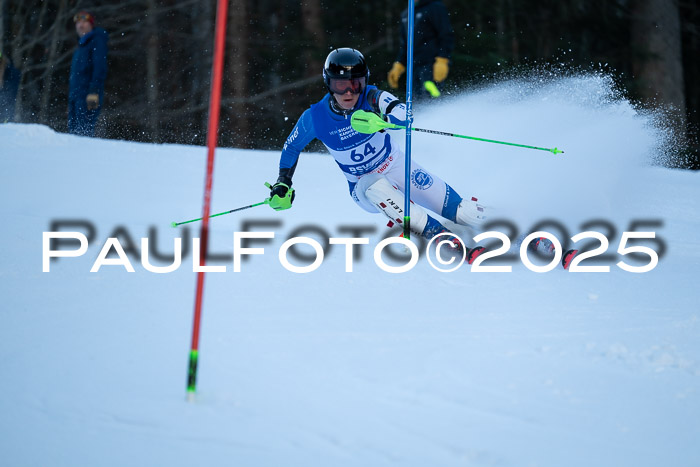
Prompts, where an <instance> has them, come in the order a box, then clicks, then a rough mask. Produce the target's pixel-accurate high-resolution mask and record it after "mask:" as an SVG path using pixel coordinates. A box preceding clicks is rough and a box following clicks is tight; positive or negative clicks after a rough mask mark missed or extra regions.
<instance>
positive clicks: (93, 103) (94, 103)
mask: <svg viewBox="0 0 700 467" xmlns="http://www.w3.org/2000/svg"><path fill="white" fill-rule="evenodd" d="M85 102H87V108H88V110H95V109H96V108H98V107H99V106H100V96H99V94H88V95H87V97H86V98H85Z"/></svg>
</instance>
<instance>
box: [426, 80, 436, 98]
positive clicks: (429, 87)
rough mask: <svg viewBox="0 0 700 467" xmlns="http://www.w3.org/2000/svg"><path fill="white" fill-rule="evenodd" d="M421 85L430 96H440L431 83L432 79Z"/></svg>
mask: <svg viewBox="0 0 700 467" xmlns="http://www.w3.org/2000/svg"><path fill="white" fill-rule="evenodd" d="M423 87H424V88H425V90H426V91H428V93H429V94H430V97H440V91H439V90H438V88H437V86H436V85H435V83H433V82H432V81H426V82H425V83H423Z"/></svg>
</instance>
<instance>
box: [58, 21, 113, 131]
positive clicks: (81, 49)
mask: <svg viewBox="0 0 700 467" xmlns="http://www.w3.org/2000/svg"><path fill="white" fill-rule="evenodd" d="M73 22H74V23H75V31H76V32H77V33H78V37H79V40H78V48H77V49H76V50H75V52H74V53H73V62H72V63H71V68H70V84H69V94H68V132H69V133H73V134H76V135H81V136H94V135H95V124H96V123H97V117H98V116H99V115H100V110H101V109H102V105H103V101H104V85H105V78H106V77H107V41H108V39H109V36H108V34H107V31H105V30H104V29H102V28H100V27H95V17H94V16H93V15H92V14H90V13H88V12H87V11H81V12H79V13H77V14H76V15H75V16H74V17H73Z"/></svg>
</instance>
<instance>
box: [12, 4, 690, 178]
mask: <svg viewBox="0 0 700 467" xmlns="http://www.w3.org/2000/svg"><path fill="white" fill-rule="evenodd" d="M443 3H444V4H445V6H446V7H447V9H448V11H449V13H450V18H451V23H452V27H453V28H454V31H455V51H454V53H453V56H452V64H451V68H450V75H449V77H448V82H447V84H448V88H447V91H448V92H447V93H446V94H447V96H446V97H445V98H447V99H449V96H450V94H452V95H454V94H457V93H459V92H460V91H469V90H474V89H478V88H479V87H481V86H484V85H488V84H489V83H493V82H497V81H498V80H499V79H501V78H508V77H521V76H532V75H533V74H536V75H539V76H541V77H543V79H548V78H556V77H557V76H564V75H571V74H577V73H603V74H607V75H610V76H612V77H613V79H614V81H615V83H616V86H617V87H618V89H619V93H620V96H621V97H624V98H626V99H629V100H631V101H632V102H634V103H635V105H637V106H638V108H639V109H640V111H644V110H647V109H648V110H653V111H656V112H659V113H660V114H663V115H665V118H663V119H660V121H661V122H662V123H661V124H663V125H667V126H668V128H669V129H672V130H673V131H675V133H676V135H677V138H678V142H679V144H678V145H677V150H676V152H675V153H674V154H673V156H672V157H671V158H670V159H668V160H666V162H665V163H666V165H669V166H672V167H683V168H688V169H695V170H697V169H700V162H699V157H698V153H699V150H698V142H697V141H698V137H697V134H698V127H699V126H700V119H699V117H698V108H699V107H700V86H698V84H697V83H698V79H700V60H698V59H697V58H698V57H700V27H699V25H700V4H699V3H698V2H697V1H696V0H681V1H676V0H563V1H562V0H557V1H555V0H469V1H467V0H443ZM406 5H407V3H406V0H384V1H382V2H368V1H361V0H359V1H356V0H303V1H301V2H300V1H291V0H230V4H229V18H228V30H227V42H226V44H227V47H226V64H225V75H224V87H223V98H222V122H221V130H220V135H221V136H220V140H219V141H220V145H221V146H226V147H239V148H256V149H280V148H281V146H282V144H283V142H284V140H285V139H286V137H287V135H288V133H289V132H290V130H291V129H292V127H293V126H294V124H295V122H296V120H297V118H298V116H299V115H301V113H302V112H303V111H304V109H306V108H307V107H308V106H309V105H310V104H312V103H314V102H316V101H317V100H318V99H320V98H321V97H322V96H323V94H324V93H325V89H324V87H323V83H322V80H321V70H322V66H323V61H324V59H325V57H326V55H327V54H328V52H329V51H330V50H331V49H333V48H336V47H355V48H358V49H359V50H361V51H362V52H363V53H364V54H365V57H366V58H367V59H368V62H369V64H370V69H371V73H372V74H371V77H370V82H371V83H373V84H376V85H378V86H379V87H380V88H382V89H387V90H388V89H389V88H388V85H387V82H386V73H387V72H388V70H389V68H390V67H391V64H392V62H393V61H394V60H395V58H396V53H397V48H398V41H399V39H398V37H399V27H400V22H399V17H400V13H401V11H402V10H403V9H404V8H406ZM79 10H88V11H90V12H92V13H93V14H94V15H95V17H96V18H97V26H100V27H103V28H105V29H106V30H107V31H108V32H109V34H110V42H109V57H108V63H109V72H108V76H107V82H106V86H105V106H104V108H103V111H102V115H101V116H100V122H99V124H98V130H97V133H98V136H101V137H104V138H113V139H124V140H131V141H145V142H157V143H180V144H198V145H204V144H205V139H206V128H207V116H208V99H209V89H210V74H211V64H212V56H213V53H212V49H213V43H214V24H215V12H216V1H215V0H121V1H119V2H114V1H106V0H94V1H90V2H86V1H82V0H43V1H40V0H0V38H1V39H2V43H1V46H2V51H3V53H5V54H7V55H9V56H10V57H11V58H12V61H13V62H14V65H15V66H16V67H17V68H18V69H20V70H21V71H22V81H21V85H20V89H19V93H18V96H17V107H16V112H15V121H17V122H24V123H40V124H45V125H48V126H49V127H51V128H53V129H55V130H57V131H61V132H65V131H67V107H68V104H67V97H68V76H69V72H70V64H71V57H72V54H73V51H74V49H75V47H76V45H77V39H78V38H77V35H76V33H75V28H74V25H73V19H72V18H73V15H74V14H75V13H76V12H77V11H79ZM401 85H402V86H403V85H404V82H403V81H402V82H401ZM396 94H397V95H398V96H399V97H402V98H403V97H404V93H403V92H401V91H398V92H396ZM465 111H467V112H478V109H465ZM438 129H439V128H438ZM463 132H464V133H465V134H468V129H467V128H465V129H464V130H463ZM593 136H594V135H592V137H593ZM620 137H621V138H624V137H625V135H620Z"/></svg>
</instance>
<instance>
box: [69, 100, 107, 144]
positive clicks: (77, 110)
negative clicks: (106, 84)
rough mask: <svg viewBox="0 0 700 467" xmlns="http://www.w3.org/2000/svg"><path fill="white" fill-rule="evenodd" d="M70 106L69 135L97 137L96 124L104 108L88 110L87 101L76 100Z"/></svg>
mask: <svg viewBox="0 0 700 467" xmlns="http://www.w3.org/2000/svg"><path fill="white" fill-rule="evenodd" d="M68 105H69V107H68V133H71V134H74V135H79V136H95V124H96V123H97V117H98V116H99V115H100V109H101V108H102V107H98V108H97V109H96V110H88V108H87V102H85V99H76V100H75V101H72V102H70V103H69V104H68Z"/></svg>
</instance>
